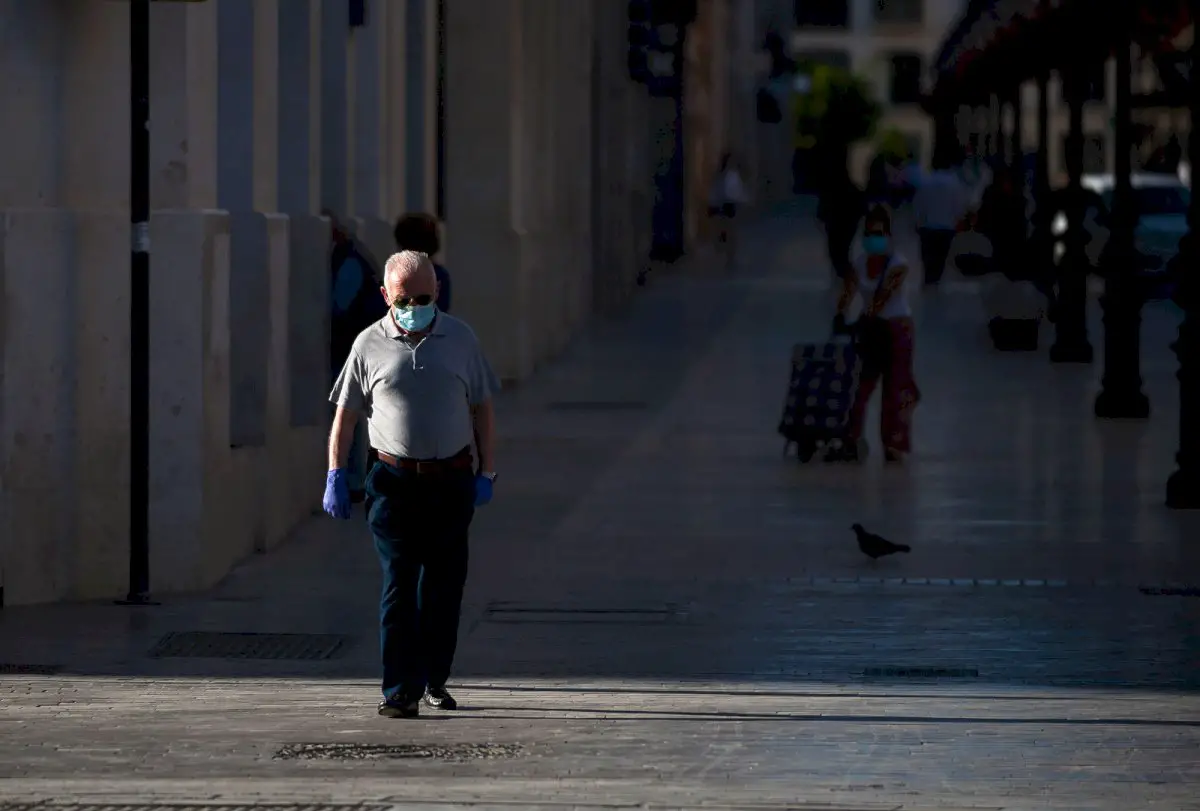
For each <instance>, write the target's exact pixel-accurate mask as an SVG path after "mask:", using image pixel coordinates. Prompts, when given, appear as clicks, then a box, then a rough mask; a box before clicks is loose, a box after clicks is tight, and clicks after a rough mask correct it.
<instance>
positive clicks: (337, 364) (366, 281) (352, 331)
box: [321, 208, 387, 504]
mask: <svg viewBox="0 0 1200 811" xmlns="http://www.w3.org/2000/svg"><path fill="white" fill-rule="evenodd" d="M321 214H322V215H323V216H325V217H328V218H329V236H330V243H331V244H330V252H329V270H330V274H331V280H330V313H329V361H330V364H329V366H330V371H329V380H330V383H331V384H332V382H333V380H335V379H336V378H337V375H338V373H339V372H340V371H341V369H342V367H343V366H345V364H346V358H348V357H349V356H350V348H351V347H352V346H353V345H354V339H355V338H357V337H358V334H359V333H360V332H362V331H363V330H364V329H366V328H367V327H368V326H370V325H371V324H374V323H375V322H377V321H378V320H379V319H380V318H382V317H383V316H384V315H385V314H386V313H387V303H386V302H384V301H382V300H380V298H379V285H380V283H381V282H380V279H379V276H378V275H377V273H376V271H375V268H374V266H373V265H372V263H371V261H370V260H369V259H368V258H367V256H366V255H365V253H364V251H362V250H361V249H360V248H359V245H358V242H357V241H356V240H355V239H354V235H353V234H352V233H351V232H350V230H349V229H348V228H347V227H346V224H345V223H343V222H342V221H341V220H340V219H339V218H338V216H337V214H336V213H334V212H333V211H332V210H330V209H328V208H326V209H323V210H322V212H321ZM370 461H371V460H370V455H369V453H368V450H367V438H366V435H365V432H364V431H363V429H362V427H361V426H359V427H358V428H357V429H356V430H355V432H354V436H353V441H352V442H351V447H350V450H349V454H348V456H347V459H346V482H347V487H348V488H349V491H350V498H351V501H353V502H354V503H356V504H357V503H359V502H361V501H362V500H363V498H365V495H366V493H365V491H364V489H363V480H364V479H365V477H366V473H367V469H368V467H369V466H370Z"/></svg>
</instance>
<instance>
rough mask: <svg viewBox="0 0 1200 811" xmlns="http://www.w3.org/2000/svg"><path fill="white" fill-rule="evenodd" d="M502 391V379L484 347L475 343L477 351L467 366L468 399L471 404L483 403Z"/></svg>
mask: <svg viewBox="0 0 1200 811" xmlns="http://www.w3.org/2000/svg"><path fill="white" fill-rule="evenodd" d="M498 391H500V379H499V378H497V377H496V373H495V372H494V371H492V365H491V364H490V363H488V359H487V357H486V356H485V355H484V354H483V348H482V347H481V346H479V344H478V343H476V344H475V352H474V355H473V356H472V357H471V360H470V363H469V364H468V367H467V400H468V402H470V404H471V405H473V406H477V405H483V404H484V403H486V402H487V401H488V400H490V399H492V395H494V394H496V393H497V392H498Z"/></svg>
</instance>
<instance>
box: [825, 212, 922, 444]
mask: <svg viewBox="0 0 1200 811" xmlns="http://www.w3.org/2000/svg"><path fill="white" fill-rule="evenodd" d="M862 247H863V253H862V254H861V255H860V256H858V257H856V259H855V261H854V263H853V272H852V273H848V274H846V277H845V279H844V280H843V285H842V292H841V296H840V297H839V298H838V307H837V316H838V317H837V319H836V320H837V322H839V323H843V324H844V323H845V318H846V310H847V308H848V307H849V306H850V303H851V302H852V301H854V299H855V298H856V297H861V298H862V303H863V310H862V314H861V315H860V316H859V319H858V321H857V322H855V326H854V332H855V335H856V338H857V343H858V346H859V352H860V356H861V357H862V361H863V366H862V374H861V376H860V378H859V386H858V393H857V396H856V397H855V400H854V404H853V406H851V410H850V427H849V432H848V441H847V442H846V444H845V445H843V446H842V447H841V448H840V449H838V450H836V451H834V452H833V453H832V454H830V455H829V456H828V457H826V458H827V459H828V460H829V461H847V462H857V461H859V459H860V457H861V456H862V455H864V452H865V447H866V445H865V443H864V442H862V438H863V428H864V425H863V423H864V421H865V419H866V413H867V403H868V402H869V401H870V399H871V394H872V393H873V392H874V391H875V387H876V385H877V384H878V383H879V381H880V379H882V380H883V418H882V425H881V426H880V428H881V438H882V440H883V452H884V459H885V460H886V461H888V462H902V461H903V460H904V458H905V457H906V456H907V455H908V453H909V452H910V451H911V449H912V414H913V410H914V409H915V408H916V405H917V402H918V401H919V400H920V399H921V393H920V391H919V390H918V388H917V383H916V380H915V379H914V377H913V337H914V329H913V318H912V308H911V307H910V305H909V301H908V294H907V291H906V289H905V287H906V285H905V283H906V281H907V279H908V262H907V261H905V259H904V257H903V256H901V255H900V254H898V253H896V251H895V250H894V248H893V245H892V217H891V214H890V213H889V212H888V210H887V208H885V207H884V206H874V207H872V208H871V210H870V211H868V212H867V216H866V218H865V219H864V221H863V243H862Z"/></svg>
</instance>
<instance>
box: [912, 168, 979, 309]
mask: <svg viewBox="0 0 1200 811" xmlns="http://www.w3.org/2000/svg"><path fill="white" fill-rule="evenodd" d="M970 202H971V192H970V189H968V188H967V186H966V184H964V183H963V181H962V177H961V175H960V174H959V173H958V172H957V171H955V170H954V169H952V168H951V166H950V161H949V160H947V159H946V158H945V157H944V156H940V155H939V156H937V157H936V158H935V159H934V164H933V171H932V172H930V173H929V174H928V175H927V176H926V177H925V178H924V180H923V181H922V182H921V185H920V187H919V188H918V189H917V192H916V194H915V195H914V197H913V214H914V218H915V220H916V225H917V236H918V238H919V239H920V242H921V265H922V269H923V271H924V284H925V286H926V287H933V286H935V285H937V284H938V283H939V282H940V281H941V280H942V274H943V273H945V270H946V260H947V259H948V258H949V256H950V243H952V242H953V241H954V236H955V234H957V233H958V229H959V227H960V226H961V225H962V224H963V219H964V217H965V216H966V214H967V210H968V208H969V206H970Z"/></svg>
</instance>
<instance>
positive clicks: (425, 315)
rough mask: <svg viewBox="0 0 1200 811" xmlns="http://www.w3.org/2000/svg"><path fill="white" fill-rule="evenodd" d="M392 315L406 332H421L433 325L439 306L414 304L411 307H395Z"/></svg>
mask: <svg viewBox="0 0 1200 811" xmlns="http://www.w3.org/2000/svg"><path fill="white" fill-rule="evenodd" d="M392 314H393V316H394V317H395V319H396V324H397V325H399V327H400V329H402V330H404V331H405V332H420V331H421V330H423V329H425V328H426V327H428V326H429V325H430V324H432V323H433V317H434V315H436V314H437V305H436V304H433V303H430V304H414V305H412V306H411V307H393V308H392Z"/></svg>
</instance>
